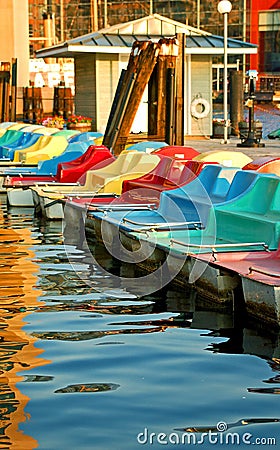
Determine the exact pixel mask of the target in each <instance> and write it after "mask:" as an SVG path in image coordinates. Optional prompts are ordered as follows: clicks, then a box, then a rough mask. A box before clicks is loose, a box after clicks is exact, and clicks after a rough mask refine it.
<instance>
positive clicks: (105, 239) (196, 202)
mask: <svg viewBox="0 0 280 450" xmlns="http://www.w3.org/2000/svg"><path fill="white" fill-rule="evenodd" d="M184 170H185V171H189V176H192V178H193V173H192V172H191V171H190V170H189V169H188V168H185V169H184ZM166 181H168V180H166ZM170 181H171V180H170ZM191 185H192V189H190V190H187V189H186V190H185V189H184V188H183V187H182V188H180V189H177V191H179V192H178V196H177V198H176V197H174V198H172V196H168V195H165V196H163V197H164V198H163V199H162V197H161V201H160V207H158V208H155V209H149V208H147V210H144V211H143V204H141V203H139V204H137V203H136V204H134V205H133V204H132V205H131V206H129V207H126V203H128V204H129V203H130V204H131V203H133V202H132V201H131V199H130V194H129V192H128V193H127V199H128V200H127V202H126V199H125V195H122V201H121V202H120V200H119V198H116V199H112V200H111V201H110V203H107V206H108V209H107V210H106V203H104V202H103V203H102V199H100V197H99V199H98V203H95V198H94V197H93V198H91V199H87V201H86V202H85V203H84V207H83V209H82V208H80V209H79V208H75V207H73V205H72V203H73V201H72V199H71V200H70V201H68V202H66V204H65V207H64V242H65V243H66V244H67V242H68V238H69V236H70V237H71V239H72V238H76V240H77V241H80V242H83V250H84V251H85V252H86V254H87V262H88V266H89V270H88V272H86V271H83V272H79V271H77V273H78V275H79V277H80V278H82V279H83V281H84V282H85V283H86V284H87V285H88V286H93V287H95V288H96V279H95V277H94V273H97V272H98V274H99V278H98V283H99V285H102V283H103V284H104V286H105V287H106V286H108V285H110V286H117V287H118V289H120V290H122V291H126V292H129V293H131V294H133V295H135V296H137V297H142V296H145V295H149V294H151V293H153V292H156V291H158V290H160V289H162V288H163V287H165V286H167V285H168V284H169V283H170V282H171V281H172V280H173V279H174V278H175V277H176V276H177V275H178V274H179V273H180V272H181V271H182V269H183V271H184V272H183V277H184V278H185V279H186V281H187V280H188V281H189V282H190V283H193V282H195V281H196V280H197V279H198V278H199V277H200V276H201V275H202V274H203V272H204V271H205V270H206V267H207V263H201V262H199V261H196V260H192V262H190V261H189V255H190V254H191V253H194V252H195V249H197V248H199V246H200V245H202V246H204V245H205V244H207V245H209V248H208V251H209V260H210V259H211V250H209V249H211V245H214V243H215V239H216V220H215V215H214V214H211V233H210V240H211V242H209V234H208V235H207V236H206V237H205V234H204V232H203V228H204V225H205V223H206V221H207V220H208V218H209V217H208V213H209V212H210V210H211V209H212V207H213V205H212V201H211V199H210V197H209V195H208V193H207V190H206V189H205V187H204V185H203V184H202V183H201V181H200V179H199V178H194V179H193V180H192V182H191ZM73 189H74V188H73ZM145 193H146V192H145V189H144V190H143V188H139V189H134V190H133V196H134V198H135V199H136V198H143V196H145ZM147 197H148V198H150V199H151V201H150V203H152V199H153V198H154V199H157V200H158V197H159V192H158V191H156V190H153V189H151V188H149V189H148V190H147ZM96 198H97V197H96ZM73 199H74V200H75V197H73ZM123 200H125V201H123ZM129 200H130V201H129ZM163 203H164V206H162V204H163ZM100 207H101V208H100ZM95 208H96V212H97V211H99V216H100V217H99V220H98V219H97V220H96V219H91V217H92V213H93V210H94V209H95ZM141 209H142V211H141ZM89 211H90V214H89V215H88V212H89ZM139 211H141V214H140V218H139V217H138V214H139ZM186 211H187V212H186ZM189 217H190V219H189ZM151 218H152V220H151ZM139 220H140V222H141V220H142V221H143V226H139V227H137V226H134V225H135V222H137V221H139ZM150 220H151V222H150ZM86 221H87V222H89V221H91V229H92V231H91V233H92V234H93V235H98V236H97V237H98V240H99V241H101V242H102V244H103V245H104V247H105V248H106V250H107V252H108V254H109V255H111V257H113V258H114V259H115V260H117V261H119V262H120V263H123V264H124V265H131V266H133V267H135V268H137V267H139V266H140V267H141V265H142V267H144V266H145V264H146V265H147V266H148V267H149V270H147V271H146V273H144V274H143V273H141V274H140V275H139V272H138V273H137V276H133V275H132V276H131V273H130V276H126V273H125V271H123V272H122V273H120V274H116V273H112V272H110V271H109V270H107V269H106V267H105V266H104V265H103V261H102V257H101V258H99V259H98V257H97V256H96V254H95V253H94V251H93V247H94V246H92V245H90V244H89V243H88V240H87V231H86V223H85V222H86ZM145 222H146V223H145ZM187 222H190V224H188V223H187ZM150 223H151V227H150V228H149V224H150ZM124 224H126V225H127V228H129V226H130V227H131V230H132V231H133V230H135V231H137V230H138V229H141V231H140V232H138V233H137V234H138V237H137V238H134V239H133V238H132V239H130V238H129V236H128V235H127V233H124V232H123V229H124V226H123V225H124ZM178 224H180V226H178ZM140 225H141V223H140ZM178 229H179V230H180V232H179V236H180V237H182V239H181V240H182V241H183V244H181V243H176V242H175V243H174V242H172V241H173V237H177V236H178V234H176V233H177V231H178ZM162 239H163V240H164V244H165V245H164V249H163V247H161V246H160V244H161V243H162V242H163V241H162ZM193 242H195V244H193ZM158 244H159V245H158ZM65 249H66V253H67V256H68V260H69V262H70V263H72V265H73V268H74V270H75V265H76V255H74V256H73V255H72V254H71V250H70V251H68V247H67V245H65ZM174 249H175V251H174ZM151 267H152V270H150V268H151ZM100 273H101V274H102V276H101V277H100ZM92 275H93V276H92Z"/></svg>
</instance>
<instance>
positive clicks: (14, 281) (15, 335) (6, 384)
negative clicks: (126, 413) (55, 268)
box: [0, 222, 50, 450]
mask: <svg viewBox="0 0 280 450" xmlns="http://www.w3.org/2000/svg"><path fill="white" fill-rule="evenodd" d="M33 244H34V240H33V239H32V236H31V231H30V230H29V229H25V228H23V229H17V230H16V231H15V230H11V229H7V228H1V222H0V314H1V316H0V317H1V318H0V449H4V448H5V449H9V450H10V449H11V450H12V449H24V450H31V449H35V448H37V447H38V442H37V440H35V439H33V438H32V437H31V436H27V435H26V434H24V433H23V432H22V431H20V430H19V424H20V423H22V422H24V421H25V420H27V419H28V416H27V415H26V413H25V411H24V409H25V406H26V404H27V403H28V401H29V400H30V399H29V397H27V396H26V395H23V394H22V393H21V392H20V390H19V389H18V387H17V385H16V384H17V383H18V382H20V381H22V380H23V378H24V377H23V376H22V375H21V376H19V375H18V372H19V371H20V372H22V371H24V370H30V369H32V368H34V367H38V366H43V365H45V364H48V363H49V362H50V361H47V360H46V359H44V358H42V357H40V356H39V355H41V354H42V352H43V350H41V349H39V348H36V346H35V342H36V340H37V339H36V338H35V337H32V336H30V335H28V334H27V333H26V332H25V331H24V330H23V327H24V325H25V324H26V321H25V320H26V317H27V316H28V314H29V313H30V312H31V311H32V310H34V309H36V308H37V307H38V306H40V307H41V306H42V302H39V301H38V296H39V295H40V294H41V291H40V290H38V289H36V287H35V285H36V281H37V272H38V265H37V264H36V263H34V262H33V261H32V258H34V256H35V255H34V252H33V251H32V250H31V249H30V248H31V246H32V245H33Z"/></svg>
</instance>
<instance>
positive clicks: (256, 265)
mask: <svg viewBox="0 0 280 450" xmlns="http://www.w3.org/2000/svg"><path fill="white" fill-rule="evenodd" d="M196 258H197V260H198V261H202V262H205V263H207V264H208V266H209V268H210V270H212V273H213V274H214V273H215V274H216V276H220V277H223V278H225V277H228V280H234V287H233V285H232V284H231V285H229V286H228V288H229V289H234V288H238V289H239V292H243V297H244V301H245V306H246V309H247V312H248V313H249V314H250V315H251V316H253V317H256V318H258V319H262V320H263V319H264V312H265V320H266V321H268V322H270V323H271V324H274V325H278V326H279V324H280V243H279V245H278V249H277V250H275V251H265V250H264V251H242V252H240V251H237V252H219V253H218V254H213V255H212V257H211V259H210V261H208V257H207V255H197V256H196ZM239 295H240V294H239Z"/></svg>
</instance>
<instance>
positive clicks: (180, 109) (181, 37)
mask: <svg viewBox="0 0 280 450" xmlns="http://www.w3.org/2000/svg"><path fill="white" fill-rule="evenodd" d="M177 39H178V43H179V54H178V60H177V77H176V120H175V145H184V135H185V132H184V95H185V93H184V85H185V47H186V35H185V34H183V33H179V34H178V35H177Z"/></svg>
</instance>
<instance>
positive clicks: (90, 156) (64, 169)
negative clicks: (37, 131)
mask: <svg viewBox="0 0 280 450" xmlns="http://www.w3.org/2000/svg"><path fill="white" fill-rule="evenodd" d="M82 143H83V141H80V142H79V144H82ZM73 144H74V143H73ZM76 144H77V143H76ZM114 161H115V157H114V156H113V155H112V153H111V152H110V150H109V149H108V148H107V147H105V146H104V145H90V146H89V147H88V149H87V151H86V152H85V153H84V154H83V155H81V156H80V157H79V158H77V159H75V160H73V161H69V162H68V163H62V164H59V165H58V168H57V179H58V180H59V181H60V182H63V183H64V182H73V181H78V180H79V182H80V183H81V184H84V183H85V180H86V172H87V171H88V170H91V169H93V167H95V168H96V170H97V169H101V168H103V167H105V166H107V165H109V164H111V163H112V162H114Z"/></svg>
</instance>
